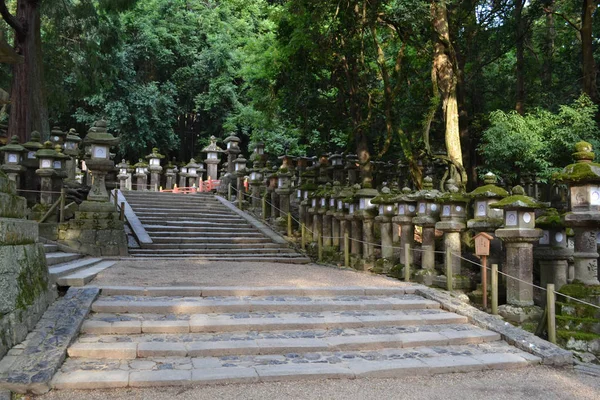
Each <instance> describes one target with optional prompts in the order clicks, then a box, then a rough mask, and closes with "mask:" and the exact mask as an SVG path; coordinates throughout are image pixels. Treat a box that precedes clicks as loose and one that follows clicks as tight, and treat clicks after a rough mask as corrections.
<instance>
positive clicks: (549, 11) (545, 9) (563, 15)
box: [544, 8, 581, 31]
mask: <svg viewBox="0 0 600 400" xmlns="http://www.w3.org/2000/svg"><path fill="white" fill-rule="evenodd" d="M544 11H545V12H547V13H549V14H554V15H556V16H559V17H561V18H562V19H564V20H565V22H566V23H567V24H569V25H571V27H572V28H573V29H575V30H576V31H580V30H581V28H580V27H579V26H577V24H575V23H574V22H573V21H571V20H570V19H569V18H567V16H566V15H565V14H563V13H559V12H556V11H553V10H551V9H549V8H544Z"/></svg>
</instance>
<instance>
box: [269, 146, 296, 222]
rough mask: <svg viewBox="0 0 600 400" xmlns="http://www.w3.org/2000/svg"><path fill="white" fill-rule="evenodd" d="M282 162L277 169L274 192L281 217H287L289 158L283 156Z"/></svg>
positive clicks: (289, 179) (288, 205)
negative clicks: (277, 198) (277, 197)
mask: <svg viewBox="0 0 600 400" xmlns="http://www.w3.org/2000/svg"><path fill="white" fill-rule="evenodd" d="M282 160H283V163H282V164H281V167H280V168H279V170H278V171H277V188H276V189H275V192H276V193H277V195H278V196H279V203H273V204H279V209H280V210H281V211H280V212H281V214H283V215H281V216H282V217H284V216H285V217H287V214H288V213H289V212H290V195H291V194H292V174H291V173H290V162H291V160H290V158H289V157H287V156H284V157H283V158H282Z"/></svg>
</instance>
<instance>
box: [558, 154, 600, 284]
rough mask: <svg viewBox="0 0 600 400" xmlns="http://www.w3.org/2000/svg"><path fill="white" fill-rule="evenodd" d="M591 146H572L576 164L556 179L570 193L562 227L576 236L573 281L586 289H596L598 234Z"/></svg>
mask: <svg viewBox="0 0 600 400" xmlns="http://www.w3.org/2000/svg"><path fill="white" fill-rule="evenodd" d="M595 157H596V155H595V154H594V152H593V149H592V145H591V144H589V143H587V142H579V143H577V144H576V145H575V153H573V158H575V161H576V162H575V164H571V165H568V166H567V167H566V168H565V169H564V170H563V171H562V172H561V173H560V174H557V175H556V176H555V179H556V180H557V181H558V182H562V183H566V184H568V185H569V187H570V189H571V199H570V202H571V204H570V206H571V212H569V213H567V214H566V215H565V217H564V221H565V225H566V226H567V227H570V228H573V231H574V232H575V252H574V253H573V259H574V262H575V271H574V272H575V276H574V280H577V281H580V282H582V283H583V284H585V285H599V284H600V282H599V281H598V249H597V247H596V242H597V239H598V238H597V237H596V236H597V230H598V229H599V228H600V164H598V163H595V162H594V158H595Z"/></svg>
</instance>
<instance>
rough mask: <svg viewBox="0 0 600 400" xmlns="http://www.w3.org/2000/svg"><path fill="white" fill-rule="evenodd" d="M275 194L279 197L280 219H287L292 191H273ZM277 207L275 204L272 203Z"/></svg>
mask: <svg viewBox="0 0 600 400" xmlns="http://www.w3.org/2000/svg"><path fill="white" fill-rule="evenodd" d="M275 193H277V195H278V196H279V209H280V210H281V211H280V212H281V214H283V215H282V217H286V218H287V214H288V213H289V212H290V195H291V194H292V189H275ZM273 204H275V205H276V206H277V203H273Z"/></svg>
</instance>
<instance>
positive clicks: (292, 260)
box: [131, 253, 311, 264]
mask: <svg viewBox="0 0 600 400" xmlns="http://www.w3.org/2000/svg"><path fill="white" fill-rule="evenodd" d="M131 256H132V257H134V258H135V259H136V261H137V260H148V261H156V260H173V259H175V258H185V259H197V260H203V261H220V262H263V263H282V264H309V263H310V262H311V260H310V258H308V257H301V256H298V257H289V258H287V257H281V256H282V255H281V254H275V255H267V254H263V255H258V256H254V257H242V256H239V257H227V256H221V257H206V256H202V255H197V254H181V253H173V254H131Z"/></svg>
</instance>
